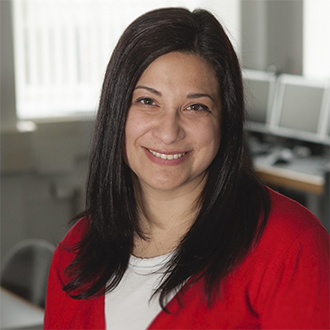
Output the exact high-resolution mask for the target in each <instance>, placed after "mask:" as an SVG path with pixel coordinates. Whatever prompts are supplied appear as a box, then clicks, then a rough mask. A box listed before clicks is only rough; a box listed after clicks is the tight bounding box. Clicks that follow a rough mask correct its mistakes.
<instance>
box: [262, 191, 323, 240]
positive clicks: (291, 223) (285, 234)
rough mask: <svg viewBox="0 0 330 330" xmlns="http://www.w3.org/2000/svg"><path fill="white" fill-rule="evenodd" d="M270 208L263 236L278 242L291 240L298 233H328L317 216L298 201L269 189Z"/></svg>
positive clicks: (295, 237)
mask: <svg viewBox="0 0 330 330" xmlns="http://www.w3.org/2000/svg"><path fill="white" fill-rule="evenodd" d="M269 193H270V200H271V209H270V213H269V217H268V221H267V225H266V228H265V232H264V235H263V236H266V238H267V239H271V238H272V237H273V239H276V240H277V244H278V243H280V242H283V243H285V242H287V243H289V242H290V241H291V242H292V241H293V240H295V239H297V238H298V237H299V236H300V235H306V234H308V233H310V234H311V235H313V233H321V235H322V236H324V237H328V236H329V235H328V233H327V231H326V230H325V228H324V227H323V226H322V224H321V222H320V221H319V220H318V219H317V217H316V216H315V215H314V214H312V213H311V212H310V211H309V210H308V209H307V208H305V207H304V206H302V205H301V204H299V203H298V202H296V201H294V200H292V199H290V198H288V197H286V196H283V195H282V194H280V193H278V192H275V191H274V190H271V189H269Z"/></svg>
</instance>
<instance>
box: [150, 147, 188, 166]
mask: <svg viewBox="0 0 330 330" xmlns="http://www.w3.org/2000/svg"><path fill="white" fill-rule="evenodd" d="M144 151H145V153H146V155H147V157H148V158H149V159H150V160H151V161H152V162H154V163H156V164H160V165H178V164H181V163H183V162H184V161H185V160H186V158H187V157H188V155H189V151H164V150H157V149H151V148H146V147H144ZM156 154H157V155H156ZM171 156H172V157H173V158H172V157H171Z"/></svg>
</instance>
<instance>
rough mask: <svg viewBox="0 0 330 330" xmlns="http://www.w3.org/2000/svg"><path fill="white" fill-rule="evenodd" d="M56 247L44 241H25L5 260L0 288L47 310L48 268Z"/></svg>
mask: <svg viewBox="0 0 330 330" xmlns="http://www.w3.org/2000/svg"><path fill="white" fill-rule="evenodd" d="M54 250H55V246H54V245H53V244H51V243H49V242H47V241H45V240H41V239H29V240H23V241H21V242H19V243H17V244H16V245H15V246H14V247H12V248H11V249H10V250H9V251H8V253H7V254H6V256H5V257H4V259H3V263H2V267H1V286H2V287H4V288H6V289H8V290H10V291H12V292H14V293H16V294H17V295H19V296H21V297H23V298H25V299H27V300H28V301H30V302H32V303H34V304H36V305H39V306H40V307H42V308H44V306H45V299H46V291H47V280H48V273H49V267H50V263H51V260H52V256H53V252H54Z"/></svg>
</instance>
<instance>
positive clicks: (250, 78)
mask: <svg viewBox="0 0 330 330" xmlns="http://www.w3.org/2000/svg"><path fill="white" fill-rule="evenodd" d="M243 81H244V92H245V95H244V96H245V109H246V119H247V122H248V127H250V128H251V127H255V126H253V125H251V124H257V126H258V125H259V127H262V126H267V125H268V123H269V116H270V111H271V107H272V104H273V97H274V90H275V81H276V78H275V75H274V74H273V73H268V72H264V71H257V70H244V71H243Z"/></svg>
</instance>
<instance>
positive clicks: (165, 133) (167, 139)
mask: <svg viewBox="0 0 330 330" xmlns="http://www.w3.org/2000/svg"><path fill="white" fill-rule="evenodd" d="M153 135H154V137H156V138H157V139H159V140H160V141H161V142H162V143H163V144H165V145H170V144H172V143H175V142H178V141H180V140H182V139H183V138H184V137H185V131H184V129H183V125H182V122H181V118H180V114H179V113H178V111H164V113H163V114H162V115H161V116H160V117H159V118H158V121H157V124H156V125H155V127H154V129H153Z"/></svg>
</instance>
